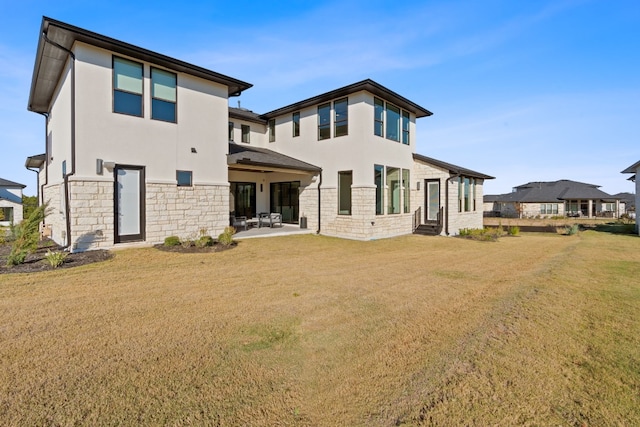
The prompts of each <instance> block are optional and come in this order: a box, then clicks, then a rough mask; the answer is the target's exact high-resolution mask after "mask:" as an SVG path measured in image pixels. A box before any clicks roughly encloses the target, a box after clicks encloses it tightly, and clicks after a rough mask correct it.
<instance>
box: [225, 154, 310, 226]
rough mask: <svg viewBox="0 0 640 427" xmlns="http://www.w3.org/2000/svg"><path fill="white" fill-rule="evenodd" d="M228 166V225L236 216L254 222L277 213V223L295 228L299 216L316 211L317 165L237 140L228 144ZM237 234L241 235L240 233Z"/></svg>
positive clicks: (298, 221) (235, 220)
mask: <svg viewBox="0 0 640 427" xmlns="http://www.w3.org/2000/svg"><path fill="white" fill-rule="evenodd" d="M227 165H228V167H229V169H228V174H229V175H228V176H229V191H230V194H229V218H230V223H231V224H234V223H235V222H238V219H239V218H242V219H244V220H246V221H247V222H249V223H254V222H256V223H257V219H258V217H260V216H262V215H265V214H279V218H280V221H281V224H278V225H282V226H283V227H281V228H283V229H284V228H285V227H284V226H287V225H295V227H298V224H300V218H301V217H305V218H306V217H307V216H311V217H313V216H314V215H315V214H316V212H315V211H317V203H316V200H317V177H318V176H319V175H320V173H321V169H320V168H319V167H317V166H314V165H312V164H309V163H306V162H303V161H301V160H298V159H295V158H293V157H289V156H285V155H283V154H279V153H276V152H274V151H271V150H268V149H265V148H259V147H252V146H248V145H240V144H236V143H229V154H228V156H227ZM312 201H313V202H312ZM251 225H254V224H251ZM242 228H244V227H242ZM247 228H249V229H248V230H246V232H250V233H249V234H251V235H255V234H259V235H265V234H266V235H268V234H271V233H268V232H267V231H260V232H258V230H261V228H258V227H254V228H256V230H253V229H251V228H250V227H247ZM267 228H268V227H267ZM298 228H299V227H298ZM287 229H288V227H287ZM274 230H277V227H274ZM239 231H242V232H243V233H244V232H245V230H244V229H241V230H239ZM237 236H238V237H241V235H240V233H238V234H237Z"/></svg>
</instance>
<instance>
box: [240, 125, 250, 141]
mask: <svg viewBox="0 0 640 427" xmlns="http://www.w3.org/2000/svg"><path fill="white" fill-rule="evenodd" d="M240 130H241V136H240V140H241V141H242V142H244V143H247V144H251V125H242V124H241V125H240ZM245 130H246V133H245ZM245 136H246V138H245Z"/></svg>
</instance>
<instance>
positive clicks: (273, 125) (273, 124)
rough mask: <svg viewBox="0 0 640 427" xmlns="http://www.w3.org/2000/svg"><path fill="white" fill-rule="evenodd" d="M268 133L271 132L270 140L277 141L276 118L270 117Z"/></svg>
mask: <svg viewBox="0 0 640 427" xmlns="http://www.w3.org/2000/svg"><path fill="white" fill-rule="evenodd" d="M267 133H268V134H269V142H276V119H269V122H268V123H267Z"/></svg>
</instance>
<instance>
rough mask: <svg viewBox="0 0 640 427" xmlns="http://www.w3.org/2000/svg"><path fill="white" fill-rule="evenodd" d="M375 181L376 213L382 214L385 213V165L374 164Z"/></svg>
mask: <svg viewBox="0 0 640 427" xmlns="http://www.w3.org/2000/svg"><path fill="white" fill-rule="evenodd" d="M373 182H374V183H375V185H376V215H382V214H384V204H383V194H384V193H383V185H384V166H382V165H373Z"/></svg>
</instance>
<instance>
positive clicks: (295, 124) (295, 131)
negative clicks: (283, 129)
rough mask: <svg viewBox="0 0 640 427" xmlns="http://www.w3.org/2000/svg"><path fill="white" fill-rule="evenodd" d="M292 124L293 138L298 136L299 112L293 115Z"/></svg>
mask: <svg viewBox="0 0 640 427" xmlns="http://www.w3.org/2000/svg"><path fill="white" fill-rule="evenodd" d="M291 121H292V122H293V136H300V112H299V111H296V112H295V113H293V118H292V119H291Z"/></svg>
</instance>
